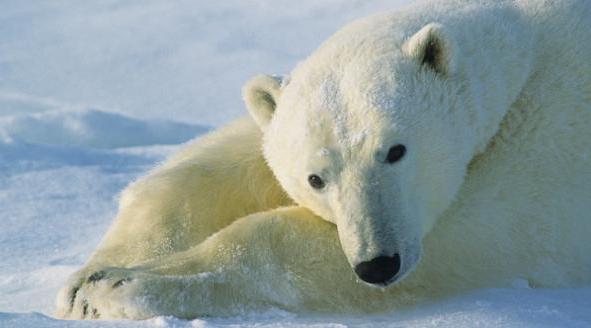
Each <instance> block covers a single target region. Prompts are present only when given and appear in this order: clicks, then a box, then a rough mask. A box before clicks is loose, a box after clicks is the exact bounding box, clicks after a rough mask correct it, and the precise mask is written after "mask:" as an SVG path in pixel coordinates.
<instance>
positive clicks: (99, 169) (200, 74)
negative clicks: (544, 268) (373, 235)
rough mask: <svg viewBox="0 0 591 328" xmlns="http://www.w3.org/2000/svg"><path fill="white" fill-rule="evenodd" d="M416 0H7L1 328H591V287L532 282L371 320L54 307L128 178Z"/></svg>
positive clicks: (1, 103) (2, 22)
mask: <svg viewBox="0 0 591 328" xmlns="http://www.w3.org/2000/svg"><path fill="white" fill-rule="evenodd" d="M407 2H410V1H409V0H399V1H395V0H389V1H388V0H377V1H371V2H369V1H363V0H357V1H354V0H350V1H347V0H324V1H316V0H298V1H288V0H278V1H272V0H253V1H239V0H224V1H205V0H204V1H191V0H177V1H166V0H144V1H141V2H139V1H120V0H85V1H75V0H53V1H42V2H41V1H26V0H2V2H1V4H0V49H1V51H0V259H1V260H0V327H64V326H68V327H236V326H246V327H343V326H355V327H357V326H358V327H382V326H390V327H476V326H478V327H557V326H563V327H589V326H591V312H590V311H589V309H590V308H591V287H584V288H577V289H546V290H538V289H529V288H527V286H524V284H522V283H520V282H519V281H517V282H516V284H515V287H514V288H510V289H489V290H481V291H475V292H474V293H472V294H470V295H465V296H461V297H457V298H453V299H449V300H444V301H441V302H438V303H434V304H427V305H424V306H421V307H418V308H416V309H412V310H404V311H399V312H396V313H389V314H383V315H372V316H357V317H352V316H351V317H347V316H339V317H334V316H333V317H331V316H326V317H309V316H296V315H293V314H290V313H285V312H282V311H279V310H276V311H271V312H268V313H262V314H252V315H250V316H245V317H235V318H206V319H198V320H193V321H183V320H179V319H175V318H170V317H159V318H154V319H151V320H146V321H142V322H132V321H99V322H83V321H67V322H65V321H60V320H56V319H53V318H51V313H52V312H53V310H54V299H55V295H56V293H57V290H58V288H59V287H60V286H62V285H63V284H64V282H65V281H66V279H67V277H68V275H69V274H71V273H72V272H74V271H75V270H76V269H77V268H79V267H80V266H81V265H82V264H83V263H84V261H85V259H86V258H87V257H88V256H89V254H90V253H91V252H92V250H93V249H94V248H95V247H96V245H97V243H98V242H99V241H100V238H101V237H102V235H103V234H104V232H105V231H106V229H107V228H108V226H109V225H110V223H111V220H112V218H113V216H114V215H115V211H116V206H117V197H118V194H119V192H120V191H121V189H122V188H124V187H125V185H126V184H128V183H129V182H130V181H132V180H133V179H135V178H137V177H138V176H140V175H141V174H143V173H144V172H145V171H146V170H148V169H149V168H151V167H153V166H154V165H155V164H157V163H158V162H160V161H162V160H163V159H164V158H165V157H166V156H167V155H168V154H170V153H171V152H174V151H175V150H176V149H178V147H179V146H178V144H180V143H182V142H185V141H187V140H189V139H191V138H193V137H194V136H198V135H200V134H202V133H205V132H206V131H208V130H209V129H211V128H215V127H217V126H219V125H221V124H223V123H226V122H228V121H230V120H232V119H234V118H237V117H238V116H240V115H243V114H244V113H245V112H246V111H245V110H244V108H243V106H242V103H241V99H240V88H241V85H242V84H243V83H244V82H245V81H246V80H247V79H248V78H249V77H251V76H253V75H255V74H257V73H261V72H269V73H285V72H289V70H290V69H291V68H292V67H293V66H294V65H296V64H297V62H298V61H300V60H302V59H304V58H305V56H306V54H308V53H310V52H311V51H312V50H313V49H314V48H315V47H316V46H317V45H318V44H319V43H320V42H321V41H322V40H323V39H325V38H326V37H327V36H329V35H330V34H331V33H332V32H334V31H335V30H336V29H337V28H338V27H339V26H342V25H343V24H345V23H346V22H348V21H350V20H352V19H353V18H355V17H360V16H364V15H367V14H370V13H372V12H377V11H383V10H387V9H391V8H395V7H398V6H400V5H401V4H403V3H407ZM181 122H182V123H181Z"/></svg>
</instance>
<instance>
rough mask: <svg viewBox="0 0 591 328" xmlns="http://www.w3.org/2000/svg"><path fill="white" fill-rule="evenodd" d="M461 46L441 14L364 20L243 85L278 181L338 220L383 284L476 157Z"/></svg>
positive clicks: (355, 255) (349, 249)
mask: <svg viewBox="0 0 591 328" xmlns="http://www.w3.org/2000/svg"><path fill="white" fill-rule="evenodd" d="M377 25H379V24H377ZM455 50H456V48H455V45H454V42H453V40H452V39H451V38H450V37H449V36H448V35H447V34H446V31H445V29H444V28H443V27H442V26H441V25H439V24H428V25H426V26H423V27H422V28H419V29H415V30H414V32H413V33H409V34H406V35H405V33H403V32H400V33H393V32H392V31H391V30H389V29H388V25H387V24H384V27H383V28H381V29H380V28H377V29H376V24H375V21H374V23H373V24H366V23H365V22H364V21H361V22H358V23H356V24H353V26H349V27H348V28H345V29H344V30H342V31H341V32H339V33H337V34H336V35H335V36H333V37H332V38H331V39H329V40H328V41H327V42H325V43H324V44H323V45H322V46H321V47H320V49H318V50H317V51H316V52H315V53H314V54H312V56H310V57H309V58H308V59H307V60H306V61H305V62H303V63H301V64H300V65H299V66H298V67H296V69H295V70H294V71H293V72H292V74H291V77H290V78H289V79H288V78H281V77H273V76H257V77H255V78H253V79H252V80H251V81H250V82H248V83H247V84H246V86H245V88H244V97H245V101H246V104H247V107H248V109H249V111H250V113H251V115H252V117H253V118H254V120H255V121H256V122H257V124H258V125H259V126H260V127H261V129H262V131H263V133H264V141H263V151H264V156H265V158H266V160H267V162H268V164H269V166H270V167H271V169H272V171H273V172H274V174H275V176H276V177H277V179H278V180H279V182H280V184H281V185H282V186H283V188H284V189H285V190H286V192H287V193H288V194H289V195H290V196H291V197H292V198H293V199H294V200H295V201H296V202H297V203H298V204H300V205H301V206H305V207H307V208H309V209H311V210H312V211H314V212H315V213H316V214H318V215H319V216H321V217H322V218H324V219H325V220H328V221H330V222H333V223H334V224H336V226H337V230H338V234H339V238H340V242H341V246H342V248H343V251H344V253H345V255H346V257H347V259H348V261H349V263H350V264H351V266H352V267H353V269H354V270H355V272H356V273H357V275H358V276H359V277H360V278H361V279H362V280H363V281H365V282H367V283H370V284H373V285H377V286H385V285H388V284H390V283H392V282H394V281H398V280H400V279H401V278H402V277H404V276H405V275H406V274H408V273H409V272H411V271H412V270H413V268H414V267H415V266H416V264H417V263H418V261H419V258H420V255H421V242H422V239H423V238H424V236H425V235H426V234H428V233H429V231H430V230H431V228H432V227H433V226H434V224H435V222H436V219H437V217H439V216H440V215H441V213H442V212H443V211H444V210H445V209H446V208H447V207H448V206H449V205H450V203H451V202H452V200H453V198H454V195H455V194H456V193H457V191H458V189H459V187H460V186H461V184H462V181H463V177H464V174H465V171H466V167H467V165H468V163H469V161H470V159H471V158H472V152H473V150H472V149H469V148H473V147H472V146H471V145H466V144H465V140H463V138H464V137H466V135H463V134H462V133H458V129H460V130H461V128H460V126H461V124H462V123H463V122H461V119H460V118H458V116H461V115H456V113H459V112H461V106H462V104H463V102H464V101H465V99H463V98H462V97H463V95H462V84H461V83H459V82H457V81H456V80H457V78H456V76H455V74H456V60H457V58H456V57H457V56H456V54H455ZM468 137H469V136H468Z"/></svg>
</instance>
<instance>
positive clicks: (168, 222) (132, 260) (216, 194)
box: [56, 118, 291, 317]
mask: <svg viewBox="0 0 591 328" xmlns="http://www.w3.org/2000/svg"><path fill="white" fill-rule="evenodd" d="M290 203H291V201H290V200H289V199H288V197H287V196H286V195H285V193H284V192H283V190H282V189H281V187H280V186H279V185H278V183H277V182H276V180H275V178H274V176H273V174H272V173H271V171H270V170H269V168H268V167H267V165H266V163H265V160H264V158H263V156H262V153H261V133H260V130H259V128H258V127H257V126H256V124H255V123H254V122H253V121H252V119H250V118H246V119H242V120H239V121H237V122H234V123H232V124H230V125H228V126H226V127H223V128H221V129H219V130H216V131H214V132H213V133H211V134H209V135H207V136H205V137H203V138H200V139H199V140H197V141H196V142H194V143H192V144H190V145H188V146H187V147H186V148H185V149H184V150H181V151H180V152H179V153H178V154H176V155H175V156H173V157H172V158H171V159H170V160H168V161H167V162H166V163H164V164H163V165H161V166H160V167H158V168H156V169H155V170H153V171H152V172H151V173H150V174H149V175H147V176H146V177H144V178H141V179H140V180H138V181H137V182H134V183H133V184H131V185H130V186H129V187H128V188H126V190H125V191H124V193H123V195H122V197H121V201H120V208H119V213H118V215H117V218H116V220H115V222H114V223H113V225H112V227H111V228H110V230H109V231H108V233H107V235H106V236H105V238H104V240H103V241H102V243H101V244H100V245H99V247H98V248H97V250H96V251H95V253H94V254H93V255H92V257H91V258H90V260H89V261H88V262H87V264H86V265H85V267H84V268H83V269H81V270H80V271H78V272H77V273H75V274H74V275H72V277H71V278H70V280H69V281H68V283H67V285H66V287H64V288H63V289H62V290H61V291H60V293H59V295H58V300H57V308H58V309H57V313H56V315H57V316H59V317H67V316H69V315H70V314H69V312H70V310H71V309H72V307H73V305H74V304H73V302H74V300H75V299H76V294H77V293H79V292H80V291H81V287H82V285H83V283H84V282H85V281H86V280H87V279H88V277H89V275H91V274H92V273H94V272H96V271H97V270H100V269H101V268H105V267H119V268H128V267H132V266H135V265H138V264H140V263H143V262H146V261H150V260H153V259H155V258H159V257H167V256H169V255H171V254H174V253H178V252H181V251H184V250H187V249H190V248H191V247H194V246H195V245H198V244H199V243H201V242H202V241H203V240H205V239H206V238H207V237H208V236H210V235H212V234H214V233H215V232H217V231H219V230H220V229H223V228H224V227H226V226H228V225H230V224H231V223H232V222H233V221H234V220H236V219H238V218H241V217H244V216H246V215H248V214H251V213H256V212H261V211H266V210H269V209H272V208H277V207H279V206H284V205H288V204H290Z"/></svg>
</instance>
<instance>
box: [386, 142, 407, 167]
mask: <svg viewBox="0 0 591 328" xmlns="http://www.w3.org/2000/svg"><path fill="white" fill-rule="evenodd" d="M404 154H406V147H404V145H396V146H392V148H390V150H389V151H388V156H386V162H387V163H389V164H392V163H395V162H398V161H399V160H400V159H401V158H402V157H404Z"/></svg>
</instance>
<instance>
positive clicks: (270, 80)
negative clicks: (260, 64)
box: [242, 75, 283, 129]
mask: <svg viewBox="0 0 591 328" xmlns="http://www.w3.org/2000/svg"><path fill="white" fill-rule="evenodd" d="M282 82H283V78H281V77H280V76H270V75H258V76H255V77H254V78H252V79H250V81H248V82H247V83H246V84H245V85H244V87H243V88H242V95H243V98H244V102H245V103H246V107H247V108H248V111H249V112H250V115H251V116H252V118H253V119H254V120H255V122H256V123H257V124H258V125H259V127H260V128H261V129H265V128H266V127H267V125H268V124H269V122H270V121H271V118H272V117H273V114H274V113H275V108H276V107H277V100H278V99H279V95H280V94H281V85H282Z"/></svg>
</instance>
